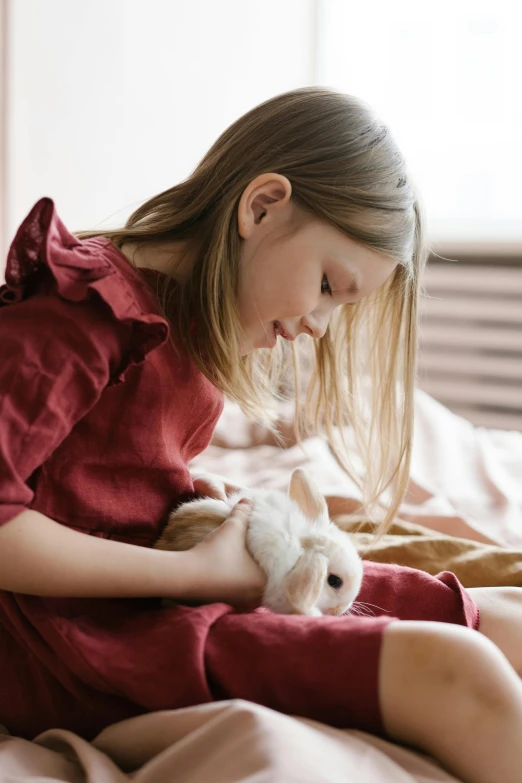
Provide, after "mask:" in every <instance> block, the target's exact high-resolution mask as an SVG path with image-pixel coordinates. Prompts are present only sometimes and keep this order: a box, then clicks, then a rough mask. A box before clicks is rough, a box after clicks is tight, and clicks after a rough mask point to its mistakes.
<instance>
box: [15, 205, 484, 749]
mask: <svg viewBox="0 0 522 783" xmlns="http://www.w3.org/2000/svg"><path fill="white" fill-rule="evenodd" d="M152 277H154V273H152V276H151V279H152ZM6 281H7V284H6V285H4V286H2V287H1V288H0V351H1V362H0V524H5V523H7V522H9V521H10V520H11V519H12V518H13V517H15V516H16V515H17V514H19V513H20V512H21V511H23V510H24V509H26V508H32V509H35V510H36V511H39V512H41V513H42V514H45V515H46V516H48V517H50V518H51V519H53V520H55V521H57V522H59V523H60V524H62V525H66V526H68V527H71V528H74V529H75V530H78V531H81V532H82V533H84V534H85V535H92V536H99V537H100V538H112V539H114V540H116V541H124V542H126V543H130V544H135V545H137V546H151V545H152V543H153V542H154V541H155V539H156V538H157V536H158V535H159V533H160V531H161V528H162V525H163V524H164V522H165V521H166V518H167V515H168V512H169V510H170V509H171V508H172V506H173V505H175V502H176V500H178V499H179V498H180V497H185V496H186V497H189V496H190V495H191V493H192V492H193V485H192V481H191V478H190V474H189V472H188V470H187V463H188V461H189V460H190V459H192V458H193V457H194V456H195V455H196V454H198V453H200V452H201V451H202V450H203V449H204V448H205V447H206V446H207V445H208V443H209V441H210V438H211V436H212V432H213V429H214V426H215V424H216V422H217V419H218V418H219V415H220V413H221V410H222V404H223V402H222V395H221V393H219V392H218V391H217V390H216V389H215V388H214V387H213V386H212V385H211V384H210V382H209V381H208V380H207V379H206V378H205V377H204V376H203V375H202V374H201V373H200V372H199V370H198V369H197V368H196V367H195V365H194V364H193V363H192V362H191V361H190V360H189V359H188V358H185V359H183V358H181V357H180V356H178V355H176V353H175V352H174V350H173V348H172V346H171V345H170V343H169V341H168V340H167V337H168V335H169V327H168V324H167V322H166V321H165V320H164V319H163V317H162V316H161V314H160V310H159V307H158V304H157V299H156V297H155V293H154V288H153V286H152V285H149V284H148V282H147V281H146V280H145V279H144V278H143V276H142V275H141V274H140V273H139V272H137V270H136V269H134V268H133V267H132V266H131V265H130V264H129V262H128V261H127V259H126V258H125V257H124V256H123V255H122V254H121V253H120V252H119V251H118V250H117V248H115V247H114V246H113V245H112V243H111V242H110V241H109V240H108V239H106V238H104V237H95V238H91V239H87V240H82V241H80V240H78V239H76V238H75V237H73V236H72V235H71V234H70V233H69V231H68V230H67V229H66V227H65V226H64V224H63V223H62V221H61V220H60V218H59V217H58V215H57V213H56V210H55V207H54V203H53V201H52V200H51V199H49V198H42V199H41V200H40V201H38V202H37V203H36V204H35V206H34V207H33V208H32V210H31V212H30V213H29V215H28V216H27V217H26V219H25V220H24V221H23V223H22V224H21V226H20V228H19V229H18V232H17V234H16V236H15V238H14V240H13V242H12V245H11V248H10V250H9V255H8V259H7V271H6ZM364 568H365V576H364V582H363V587H362V590H361V593H360V596H359V600H361V601H366V602H368V603H370V604H373V605H374V606H373V607H372V609H373V612H374V616H373V617H360V616H355V615H352V616H343V617H320V618H316V617H298V616H285V615H278V614H273V613H271V612H269V611H263V610H256V611H254V612H250V613H245V614H241V613H237V612H235V611H234V609H233V608H232V607H231V606H229V605H227V604H224V603H214V604H209V605H205V606H200V607H189V606H185V605H183V604H178V605H176V606H174V607H171V608H162V607H161V606H160V602H159V598H160V597H158V598H157V599H156V598H151V599H142V598H137V599H128V598H126V599H108V598H103V599H99V598H97V599H90V598H50V597H39V596H27V595H21V594H15V593H10V592H8V591H5V590H0V723H2V724H4V725H5V726H6V727H7V729H8V730H9V731H10V732H11V733H12V734H15V735H18V736H22V737H25V738H27V739H32V738H34V737H35V736H36V735H37V734H39V733H40V732H42V731H44V730H46V729H48V728H52V727H60V728H65V729H69V730H71V731H74V732H76V733H78V734H80V735H81V736H83V737H84V738H86V739H88V740H89V739H92V738H93V737H95V736H96V734H97V733H99V732H100V731H101V730H102V729H103V728H104V727H105V726H107V725H109V724H110V723H113V722H115V721H118V720H122V719H124V718H129V717H132V716H135V715H139V714H142V713H144V712H149V711H152V710H163V709H174V708H178V707H186V706H190V705H194V704H200V703H203V702H208V701H211V700H214V699H228V698H242V699H247V700H250V701H254V702H258V703H260V704H263V705H265V706H267V707H271V708H273V709H276V710H279V711H280V712H284V713H287V714H293V715H302V716H305V717H309V718H312V719H315V720H319V721H323V722H325V723H329V724H331V725H333V726H339V727H346V728H350V727H354V728H359V729H362V730H367V731H371V732H374V733H376V734H384V729H383V726H382V720H381V714H380V709H379V700H378V664H379V653H380V645H381V641H382V634H383V631H384V629H385V628H386V626H387V625H388V623H390V622H392V621H393V620H394V619H397V618H399V619H419V620H422V619H424V620H440V621H443V622H451V623H459V624H462V625H467V626H469V627H472V628H477V627H478V619H479V614H478V607H477V606H476V604H475V603H474V602H473V601H472V599H471V597H470V595H469V594H468V593H467V592H466V591H465V590H464V588H463V587H462V586H461V585H460V583H459V582H458V580H457V578H456V577H455V576H454V574H452V573H450V572H447V571H446V572H443V573H441V574H439V575H438V576H437V577H432V576H429V575H428V574H426V573H424V572H422V571H416V570H414V569H411V568H404V567H400V566H396V565H382V564H378V563H370V562H365V564H364ZM202 578H204V576H203V575H202ZM377 607H378V608H377Z"/></svg>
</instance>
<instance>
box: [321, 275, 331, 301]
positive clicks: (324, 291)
mask: <svg viewBox="0 0 522 783" xmlns="http://www.w3.org/2000/svg"><path fill="white" fill-rule="evenodd" d="M325 286H326V287H325ZM321 293H322V294H328V295H329V296H332V289H331V288H330V283H329V282H328V278H327V277H326V275H323V280H322V283H321Z"/></svg>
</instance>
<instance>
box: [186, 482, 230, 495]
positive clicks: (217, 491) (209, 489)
mask: <svg viewBox="0 0 522 783" xmlns="http://www.w3.org/2000/svg"><path fill="white" fill-rule="evenodd" d="M193 483H194V490H195V491H196V492H197V493H198V494H199V495H203V496H205V497H209V498H216V499H217V500H226V499H227V496H226V493H225V489H224V485H223V484H222V483H219V482H217V481H211V480H209V479H207V478H195V479H194V481H193Z"/></svg>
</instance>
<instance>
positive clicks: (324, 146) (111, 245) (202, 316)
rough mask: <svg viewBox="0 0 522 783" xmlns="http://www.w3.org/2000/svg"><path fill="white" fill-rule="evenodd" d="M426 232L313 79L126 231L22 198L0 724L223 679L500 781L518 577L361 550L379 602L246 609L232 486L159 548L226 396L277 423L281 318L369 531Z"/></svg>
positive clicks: (6, 410)
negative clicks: (352, 444) (305, 350)
mask: <svg viewBox="0 0 522 783" xmlns="http://www.w3.org/2000/svg"><path fill="white" fill-rule="evenodd" d="M426 256H427V248H426V245H425V242H424V234H423V220H422V211H421V208H420V205H419V199H418V197H417V195H416V192H415V189H414V186H413V184H412V182H411V178H410V176H409V174H408V172H407V169H406V166H405V163H404V160H403V158H402V156H401V153H400V152H399V150H398V148H397V145H396V144H395V142H394V140H393V138H392V136H391V135H390V132H389V131H388V129H387V128H386V127H385V126H384V125H383V124H382V122H380V121H379V120H378V119H377V117H376V116H375V115H374V114H373V112H372V111H371V109H370V108H369V107H368V106H367V105H366V104H364V103H363V102H362V101H360V100H358V99H356V98H354V97H351V96H349V95H343V94H338V93H335V92H334V91H331V90H329V89H323V88H315V87H314V88H312V87H310V88H302V89H297V90H294V91H292V92H288V93H285V94H283V95H279V96H277V97H275V98H273V99H271V100H268V101H266V102H265V103H263V104H261V105H259V106H257V107H256V108H254V109H253V110H251V111H250V112H248V113H247V114H246V115H245V116H243V117H241V118H240V119H239V120H238V121H237V122H235V123H234V124H233V125H232V126H231V127H230V128H228V129H227V130H226V131H225V132H224V133H223V134H222V135H221V137H220V138H219V139H218V140H217V142H216V143H215V144H214V145H213V147H212V148H211V149H210V151H209V152H208V154H207V155H206V156H205V157H204V158H203V160H202V161H201V163H200V164H199V166H198V167H197V168H196V170H195V171H194V172H193V174H192V175H191V176H190V177H189V178H188V179H187V180H185V181H184V182H182V183H180V184H178V185H176V186H174V187H172V188H171V189H169V190H167V191H165V192H164V193H160V194H159V195H158V196H155V197H154V198H152V199H150V200H149V201H148V202H147V203H145V204H144V205H143V206H141V207H140V208H139V209H138V210H137V211H136V212H134V214H133V215H131V217H130V218H129V220H128V221H127V224H126V226H125V227H124V228H121V229H118V230H115V231H105V232H103V233H100V232H82V233H81V232H78V233H77V234H72V233H71V232H70V231H69V230H68V229H67V228H66V227H65V226H64V224H63V223H62V221H61V220H60V217H59V216H58V214H57V211H56V208H55V205H54V203H53V201H52V200H51V199H49V198H42V199H41V200H40V201H38V202H37V203H36V204H35V206H34V207H33V208H32V210H31V211H30V213H29V214H28V216H27V217H26V219H25V220H24V221H23V223H22V224H21V226H20V228H19V229H18V231H17V233H16V236H15V238H14V240H13V242H12V245H11V247H10V250H9V254H8V259H7V270H6V285H5V286H3V287H2V289H0V298H1V302H0V304H1V309H0V345H1V351H2V362H1V365H0V404H1V429H0V446H1V450H2V459H1V462H0V476H1V481H0V489H1V497H0V500H1V505H0V523H1V526H0V634H1V636H0V640H1V644H0V670H1V672H2V684H1V691H0V696H1V698H0V722H1V723H3V724H4V725H5V726H6V727H7V728H8V729H9V731H10V732H11V733H13V734H16V735H19V736H22V737H26V738H33V737H34V736H36V735H37V734H38V733H40V732H42V731H44V730H45V729H48V728H51V727H61V728H66V729H69V730H71V731H75V732H77V733H79V734H81V735H82V736H84V737H85V738H87V739H91V738H93V737H94V736H95V735H96V734H97V733H98V732H100V731H101V730H102V729H103V728H104V727H105V726H107V725H109V724H110V723H113V722H115V721H118V720H122V719H124V718H128V717H131V716H135V715H138V714H141V713H144V712H148V711H151V710H161V709H174V708H178V707H185V706H188V705H194V704H199V703H203V702H207V701H209V700H212V699H230V698H242V699H247V700H251V701H254V702H259V703H261V704H264V705H266V706H268V707H271V708H273V709H276V710H279V711H281V712H285V713H289V714H294V715H301V716H305V717H309V718H313V719H316V720H319V721H323V722H327V723H329V724H331V725H333V726H339V727H355V728H359V729H363V730H366V731H370V732H374V733H377V734H381V735H382V736H385V737H388V738H391V739H393V740H396V741H398V742H403V743H406V744H411V745H413V746H415V747H419V748H421V749H424V750H425V751H427V752H428V753H431V754H432V755H433V756H435V757H436V758H437V759H439V760H440V761H441V762H442V763H443V764H444V765H446V766H447V768H448V769H449V770H451V771H452V772H454V774H456V775H458V776H459V777H461V779H462V780H464V781H470V783H471V781H473V782H474V783H482V782H484V783H486V782H490V781H491V782H492V781H498V780H502V781H504V783H514V781H515V780H517V781H518V780H520V773H521V770H522V751H521V750H520V748H522V685H521V684H520V681H519V678H518V675H517V672H520V671H521V670H522V666H521V658H522V653H521V652H519V651H520V650H522V632H521V629H522V622H521V619H522V617H521V614H522V613H521V609H520V605H519V602H518V593H517V592H516V590H509V589H506V590H504V589H501V588H497V590H496V591H495V590H483V589H481V590H474V591H472V590H468V591H466V590H464V588H463V587H462V586H461V585H460V583H459V582H458V580H457V579H456V577H455V576H454V575H453V574H451V573H450V572H443V573H441V574H439V575H438V576H437V577H432V576H430V575H428V574H426V573H424V572H421V571H416V570H414V569H410V568H403V567H399V566H395V565H382V564H376V563H371V562H365V564H364V565H365V577H364V582H363V587H362V590H361V593H360V595H359V600H360V601H364V602H368V603H370V604H372V605H373V606H374V607H375V608H374V610H373V611H374V616H369V617H367V616H365V617H361V616H358V615H349V616H341V617H332V616H326V617H319V618H315V617H302V616H286V615H277V614H274V613H270V612H260V611H258V607H259V606H260V601H261V595H262V590H263V585H264V575H263V573H262V572H261V570H260V569H259V568H258V566H257V565H256V563H255V562H254V561H253V560H252V558H251V557H250V555H249V554H248V551H247V549H246V547H245V530H246V523H247V519H248V505H242V504H240V505H238V506H237V507H236V508H235V509H234V511H233V512H232V514H231V515H230V517H229V519H228V520H227V521H226V522H225V523H224V524H223V525H222V526H221V527H220V528H219V530H218V531H216V533H215V534H213V535H211V536H209V537H208V538H207V539H206V540H205V541H203V542H202V543H201V544H199V545H198V546H196V547H195V548H194V549H192V550H190V551H188V552H165V551H160V550H155V549H153V548H152V544H153V543H154V542H155V540H156V539H157V538H158V536H159V535H160V533H161V531H162V529H163V526H164V524H165V523H166V520H167V516H168V513H169V511H170V510H171V509H172V508H173V507H174V506H175V505H176V504H177V503H179V502H180V500H184V499H188V498H190V497H193V496H194V493H195V492H199V493H208V494H214V495H216V496H219V494H220V493H222V492H224V491H227V490H228V491H230V490H231V489H233V488H234V487H232V486H231V485H229V484H227V482H226V480H225V479H223V480H221V484H219V481H218V484H216V481H215V479H212V478H211V477H205V476H202V477H199V478H198V479H193V477H192V476H191V474H190V472H189V470H188V467H187V465H188V463H189V461H190V460H191V459H192V458H193V457H194V456H195V455H196V454H198V453H200V452H201V451H202V450H203V449H204V448H205V447H206V446H207V444H208V443H209V441H210V438H211V436H212V430H213V428H214V425H215V424H216V421H217V419H218V417H219V415H220V412H221V410H222V404H223V394H226V395H227V396H229V397H230V398H232V399H234V400H236V401H238V402H239V403H240V404H241V405H242V407H243V409H244V410H245V411H246V412H247V413H248V414H250V415H251V416H253V417H255V418H257V419H258V420H259V421H262V422H264V423H265V424H267V425H268V426H273V420H274V419H273V409H274V401H276V400H277V398H278V389H280V387H281V383H282V379H283V377H284V378H285V379H287V375H288V374H287V373H286V375H285V374H284V373H285V363H284V361H283V360H284V359H285V355H286V354H285V352H288V350H289V348H292V349H295V347H296V346H295V345H290V344H291V343H292V342H293V340H294V338H296V337H297V336H298V335H302V334H304V335H306V336H307V337H308V340H309V341H310V343H311V344H312V345H313V347H314V351H315V366H314V367H313V372H312V379H311V381H310V385H309V387H308V392H307V399H306V405H305V406H304V414H303V413H302V411H303V407H302V406H301V405H300V402H299V397H298V391H299V388H300V382H299V377H298V372H297V370H296V383H295V393H296V396H297V403H296V408H297V411H296V414H297V427H298V429H299V431H300V432H305V431H306V432H308V433H311V432H317V433H324V434H325V436H326V437H327V438H328V439H329V440H330V442H331V444H332V447H333V448H335V449H336V453H338V455H339V456H340V458H341V459H343V460H344V464H345V466H346V469H347V470H348V471H350V465H349V461H348V459H347V455H346V453H345V451H344V445H343V443H342V438H341V442H338V439H336V435H335V433H336V432H341V431H342V430H341V429H338V430H337V429H334V427H336V426H337V427H339V428H341V427H343V426H345V425H347V424H350V425H351V426H352V427H353V428H354V432H355V434H356V437H357V439H358V443H359V450H360V454H362V455H363V459H364V461H365V484H364V487H363V491H364V497H365V503H364V509H365V511H366V512H367V513H368V514H371V513H373V512H372V510H373V511H374V510H375V509H376V508H377V506H378V501H379V496H380V495H381V494H382V492H383V491H384V490H385V489H386V488H387V487H388V486H390V487H392V490H393V491H392V500H391V502H390V504H389V506H388V508H387V511H386V515H385V517H384V519H383V523H382V526H381V532H384V531H385V530H386V529H387V526H389V524H390V522H391V521H392V519H393V517H394V515H395V512H396V511H397V509H398V507H399V505H400V503H401V501H402V498H403V496H404V492H405V487H406V485H407V481H408V476H409V465H410V455H411V437H412V427H413V392H414V386H415V370H416V341H417V302H418V297H419V295H420V293H419V292H420V283H419V278H420V274H421V272H422V268H423V265H424V263H425V259H426ZM278 337H279V340H278ZM299 342H302V341H299ZM305 342H306V340H305ZM295 356H297V351H295ZM296 367H297V368H298V364H296ZM364 379H366V380H368V379H369V380H370V381H371V383H370V397H369V398H368V397H365V396H364V394H363V390H362V383H363V380H364ZM285 382H286V381H285ZM368 399H370V401H371V408H370V411H371V426H369V427H368V428H367V429H365V426H364V417H363V415H362V410H363V406H364V404H365V401H366V400H368ZM354 478H356V477H354ZM161 597H171V598H174V599H176V600H177V601H178V603H177V604H176V605H175V606H173V607H172V608H169V609H164V608H161V606H160V598H161ZM479 608H480V613H479ZM512 618H515V619H516V622H515V623H514V625H513V627H512V625H511V624H510V623H511V620H512ZM459 626H460V627H459ZM462 626H464V627H462ZM477 630H480V631H481V632H482V634H480V633H476V631H477ZM488 636H489V637H490V638H489V639H488V638H487V637H488ZM499 648H500V649H499ZM501 649H502V650H503V652H501Z"/></svg>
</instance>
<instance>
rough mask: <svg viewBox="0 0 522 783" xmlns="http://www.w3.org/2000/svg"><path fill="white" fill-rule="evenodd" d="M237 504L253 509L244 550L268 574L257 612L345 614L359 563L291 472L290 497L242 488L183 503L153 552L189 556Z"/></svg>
mask: <svg viewBox="0 0 522 783" xmlns="http://www.w3.org/2000/svg"><path fill="white" fill-rule="evenodd" d="M242 497H248V498H250V499H251V500H252V503H253V505H252V509H251V512H250V515H249V522H248V528H247V534H246V545H247V548H248V550H249V552H250V554H251V555H252V557H253V558H254V560H256V562H257V563H258V564H259V566H260V567H261V568H262V569H263V571H264V572H265V573H266V575H267V584H266V587H265V590H264V595H263V605H264V606H266V607H267V608H268V609H270V610H271V611H273V612H277V613H280V614H303V615H311V616H321V615H323V614H329V615H340V614H343V613H344V612H347V611H348V610H349V608H350V606H351V605H352V603H353V601H354V600H355V598H356V596H357V594H358V593H359V590H360V587H361V583H362V577H363V567H362V561H361V559H360V557H359V554H358V552H357V550H356V549H355V547H354V545H353V543H352V541H351V539H350V536H349V535H348V533H346V532H344V531H343V530H341V529H340V528H339V527H337V525H335V523H334V522H332V521H331V520H330V518H329V516H328V507H327V505H326V501H325V499H324V497H323V496H322V495H321V494H320V492H319V491H318V490H317V488H316V487H315V485H314V484H313V482H312V481H311V479H310V478H309V476H308V475H307V473H306V472H305V471H304V470H303V469H302V468H296V469H295V470H294V471H293V472H292V475H291V478H290V483H289V488H288V494H285V493H284V492H281V491H278V490H266V489H244V490H242V491H241V492H236V493H234V494H233V495H230V496H229V497H227V499H226V500H217V499H215V498H203V499H197V500H191V501H189V502H187V503H183V504H182V505H181V506H179V507H178V508H177V509H175V510H174V511H173V512H172V513H171V514H170V515H169V518H168V521H167V525H166V527H165V529H164V530H163V533H162V535H161V536H160V537H159V539H158V540H157V541H156V543H155V544H154V548H156V549H164V550H176V551H182V550H187V549H191V548H192V547H193V546H195V545H196V544H198V543H199V542H200V541H201V540H202V539H203V538H204V537H205V536H206V535H207V534H208V533H210V532H211V531H212V530H214V529H215V528H216V527H218V526H219V525H220V524H221V523H222V522H223V521H224V520H225V519H226V518H227V517H228V515H229V514H230V512H231V510H232V508H233V507H234V506H235V504H236V503H237V502H238V501H239V500H240V499H241V498H242ZM166 602H167V603H172V601H168V599H166Z"/></svg>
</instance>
